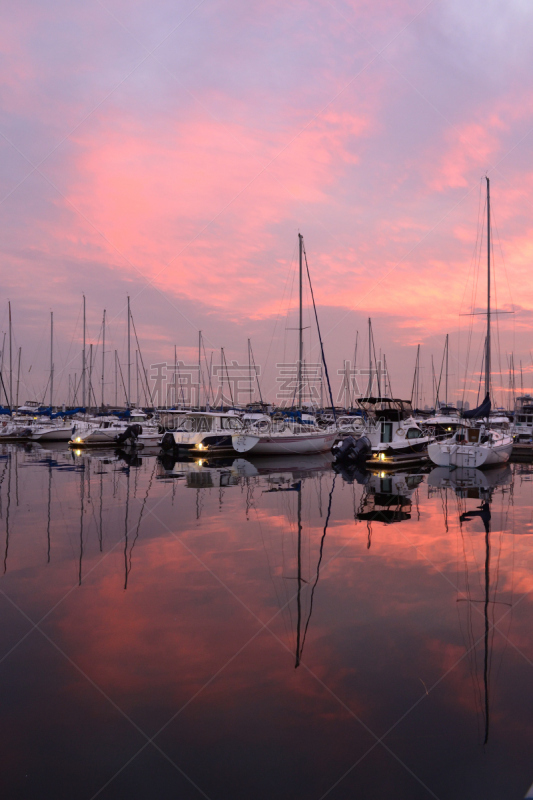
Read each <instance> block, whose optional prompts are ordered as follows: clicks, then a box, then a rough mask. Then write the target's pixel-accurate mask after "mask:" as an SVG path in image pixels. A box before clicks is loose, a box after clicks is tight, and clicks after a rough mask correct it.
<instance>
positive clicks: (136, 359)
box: [135, 350, 139, 408]
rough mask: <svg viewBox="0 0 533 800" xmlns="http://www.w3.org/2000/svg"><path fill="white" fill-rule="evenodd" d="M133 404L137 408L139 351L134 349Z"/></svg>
mask: <svg viewBox="0 0 533 800" xmlns="http://www.w3.org/2000/svg"><path fill="white" fill-rule="evenodd" d="M135 387H136V388H135V394H136V400H135V406H136V408H139V351H138V350H136V351H135Z"/></svg>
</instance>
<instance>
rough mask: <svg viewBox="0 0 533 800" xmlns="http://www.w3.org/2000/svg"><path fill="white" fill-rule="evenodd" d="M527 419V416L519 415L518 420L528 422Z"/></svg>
mask: <svg viewBox="0 0 533 800" xmlns="http://www.w3.org/2000/svg"><path fill="white" fill-rule="evenodd" d="M526 421H527V417H524V416H520V417H518V422H526Z"/></svg>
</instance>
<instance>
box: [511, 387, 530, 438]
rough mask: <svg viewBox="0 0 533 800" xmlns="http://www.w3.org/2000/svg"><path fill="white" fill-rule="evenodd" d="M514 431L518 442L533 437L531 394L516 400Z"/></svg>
mask: <svg viewBox="0 0 533 800" xmlns="http://www.w3.org/2000/svg"><path fill="white" fill-rule="evenodd" d="M513 433H514V437H515V441H517V442H518V443H520V442H524V443H525V442H530V441H531V440H532V439H533V397H532V396H531V395H530V394H525V395H522V396H521V397H517V398H516V400H515V407H514V427H513Z"/></svg>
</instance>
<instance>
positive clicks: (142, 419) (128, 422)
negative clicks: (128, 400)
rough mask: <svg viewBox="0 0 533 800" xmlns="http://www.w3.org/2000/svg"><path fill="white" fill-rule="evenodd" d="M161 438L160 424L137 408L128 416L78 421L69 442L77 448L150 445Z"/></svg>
mask: <svg viewBox="0 0 533 800" xmlns="http://www.w3.org/2000/svg"><path fill="white" fill-rule="evenodd" d="M160 438H161V435H160V433H159V428H158V426H156V425H154V424H153V423H152V422H151V420H150V422H149V421H148V417H147V415H146V414H145V413H144V411H140V410H139V409H135V410H133V411H131V413H130V414H129V415H128V417H127V418H119V417H116V416H105V417H100V418H96V420H95V421H88V422H84V421H80V422H76V425H75V426H74V428H73V430H72V436H71V438H70V440H69V443H70V444H71V445H72V446H74V447H76V448H83V447H95V446H97V447H101V446H105V445H107V446H108V447H110V446H113V445H116V444H120V445H122V446H124V445H125V444H128V443H138V444H139V445H141V446H142V445H145V446H148V445H150V444H152V443H157V442H158V441H159V439H160Z"/></svg>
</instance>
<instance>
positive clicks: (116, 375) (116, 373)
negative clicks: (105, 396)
mask: <svg viewBox="0 0 533 800" xmlns="http://www.w3.org/2000/svg"><path fill="white" fill-rule="evenodd" d="M117 361H118V353H117V351H116V350H115V408H117V404H118V364H117Z"/></svg>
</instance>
